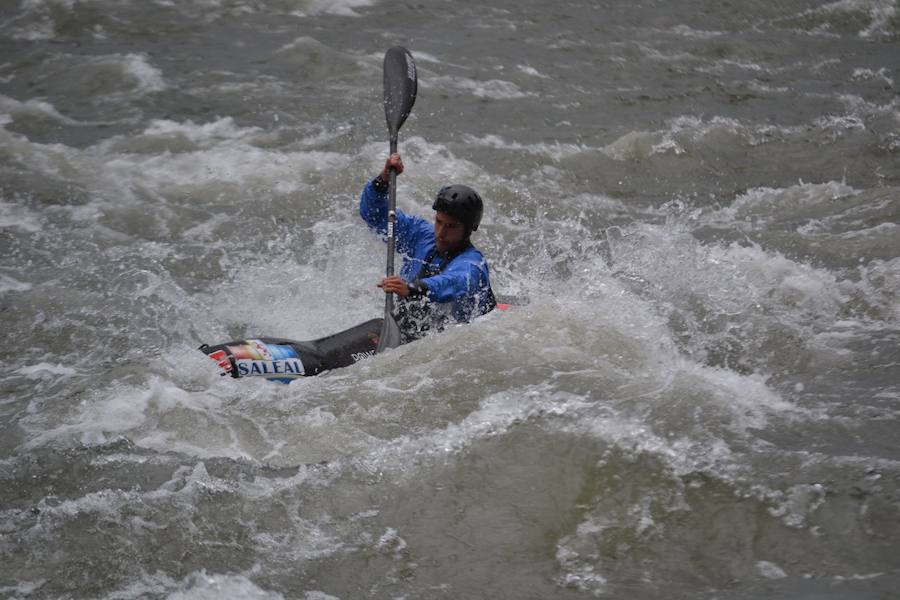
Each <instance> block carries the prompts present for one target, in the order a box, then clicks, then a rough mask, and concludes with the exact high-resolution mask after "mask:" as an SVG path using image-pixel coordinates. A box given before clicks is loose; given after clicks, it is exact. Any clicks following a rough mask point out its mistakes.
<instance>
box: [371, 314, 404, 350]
mask: <svg viewBox="0 0 900 600" xmlns="http://www.w3.org/2000/svg"><path fill="white" fill-rule="evenodd" d="M401 343H402V339H401V337H400V327H399V326H398V325H397V321H396V320H394V315H392V314H391V313H389V312H387V311H385V315H384V323H382V325H381V334H380V335H379V336H378V347H376V348H375V354H381V353H382V352H384V351H385V350H390V349H391V348H396V347H397V346H399V345H400V344H401Z"/></svg>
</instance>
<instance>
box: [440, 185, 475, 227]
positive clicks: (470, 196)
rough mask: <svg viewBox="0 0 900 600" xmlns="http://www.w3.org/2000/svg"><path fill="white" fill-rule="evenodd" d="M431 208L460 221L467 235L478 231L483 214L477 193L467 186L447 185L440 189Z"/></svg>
mask: <svg viewBox="0 0 900 600" xmlns="http://www.w3.org/2000/svg"><path fill="white" fill-rule="evenodd" d="M431 208H433V209H434V210H436V211H438V212H442V213H447V214H448V215H450V216H451V217H456V218H457V219H459V220H460V221H462V223H463V225H464V226H465V228H466V232H467V233H472V232H473V231H475V230H476V229H478V225H479V223H481V215H482V213H483V212H484V203H483V202H482V201H481V196H479V195H478V192H476V191H475V190H473V189H472V188H470V187H469V186H467V185H448V186H446V187H442V188H441V190H440V191H439V192H438V193H437V197H436V198H435V199H434V204H432V205H431Z"/></svg>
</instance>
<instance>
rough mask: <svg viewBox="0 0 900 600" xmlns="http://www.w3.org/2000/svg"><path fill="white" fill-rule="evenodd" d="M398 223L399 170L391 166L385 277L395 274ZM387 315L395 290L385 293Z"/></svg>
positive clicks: (394, 143)
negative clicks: (395, 230)
mask: <svg viewBox="0 0 900 600" xmlns="http://www.w3.org/2000/svg"><path fill="white" fill-rule="evenodd" d="M396 153H397V138H396V136H391V154H396ZM396 224H397V170H396V169H394V167H391V170H390V173H389V175H388V221H387V269H386V275H385V277H391V276H392V275H393V274H394V254H395V253H396V249H397V238H396V235H395V232H394V228H395V227H396ZM384 311H385V317H387V315H389V314H390V315H393V312H394V294H393V292H391V293H389V294H386V295H385V305H384Z"/></svg>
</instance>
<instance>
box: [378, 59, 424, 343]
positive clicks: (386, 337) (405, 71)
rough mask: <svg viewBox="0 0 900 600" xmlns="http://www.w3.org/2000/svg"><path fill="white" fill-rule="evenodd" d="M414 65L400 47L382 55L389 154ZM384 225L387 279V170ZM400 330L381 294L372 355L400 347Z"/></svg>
mask: <svg viewBox="0 0 900 600" xmlns="http://www.w3.org/2000/svg"><path fill="white" fill-rule="evenodd" d="M417 81H418V80H417V79H416V63H415V61H414V60H413V57H412V54H410V52H409V50H407V49H406V48H403V47H401V46H394V47H393V48H390V49H389V50H388V51H387V52H386V53H385V55H384V116H385V119H386V120H387V126H388V133H389V134H390V142H391V154H394V153H395V152H397V134H398V132H399V131H400V127H401V126H402V125H403V123H404V122H405V121H406V117H408V116H409V113H410V111H411V110H412V107H413V104H414V103H415V101H416V91H417V88H418V83H417ZM388 197H389V200H388V223H387V275H386V277H391V276H392V275H393V274H394V251H395V248H396V244H397V242H396V240H395V239H394V224H395V223H396V222H397V172H396V171H395V170H394V169H391V172H390V182H389V196H388ZM400 341H401V338H400V327H398V326H397V320H396V319H394V294H393V293H389V294H385V300H384V325H382V327H381V335H379V336H378V347H377V348H376V349H375V352H376V354H377V353H379V352H383V351H384V350H388V349H389V348H396V347H397V346H399V345H400Z"/></svg>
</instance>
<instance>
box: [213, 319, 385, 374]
mask: <svg viewBox="0 0 900 600" xmlns="http://www.w3.org/2000/svg"><path fill="white" fill-rule="evenodd" d="M382 323H383V319H372V320H371V321H366V322H365V323H361V324H359V325H357V326H356V327H351V328H350V329H347V330H345V331H341V332H339V333H335V334H334V335H329V336H328V337H324V338H321V339H318V340H310V341H296V340H289V339H284V338H272V337H258V338H247V339H243V340H234V341H231V342H225V343H224V344H216V345H214V346H210V345H209V344H204V345H202V346H200V350H201V351H202V352H203V353H204V354H206V355H207V356H209V357H210V358H212V359H213V360H214V361H216V363H218V365H219V368H220V369H221V370H222V375H230V376H231V377H234V378H235V379H240V378H243V377H263V378H265V379H269V380H273V381H281V382H284V383H290V382H291V381H293V380H295V379H299V378H301V377H310V376H313V375H318V374H319V373H321V372H323V371H329V370H331V369H339V368H341V367H348V366H350V365H352V364H355V363H357V362H359V361H360V360H363V359H365V358H368V357H369V356H373V355H374V354H375V348H376V347H377V346H378V334H379V333H380V331H381V326H382Z"/></svg>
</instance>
